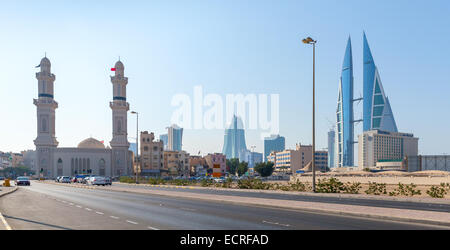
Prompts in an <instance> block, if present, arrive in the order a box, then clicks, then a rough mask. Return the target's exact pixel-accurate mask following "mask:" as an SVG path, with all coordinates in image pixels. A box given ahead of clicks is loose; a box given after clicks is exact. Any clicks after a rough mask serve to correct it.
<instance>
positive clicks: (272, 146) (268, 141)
mask: <svg viewBox="0 0 450 250" xmlns="http://www.w3.org/2000/svg"><path fill="white" fill-rule="evenodd" d="M285 147H286V139H285V138H284V137H282V136H280V135H272V136H270V137H266V138H264V162H266V161H267V156H269V155H270V153H272V152H281V151H284V150H285Z"/></svg>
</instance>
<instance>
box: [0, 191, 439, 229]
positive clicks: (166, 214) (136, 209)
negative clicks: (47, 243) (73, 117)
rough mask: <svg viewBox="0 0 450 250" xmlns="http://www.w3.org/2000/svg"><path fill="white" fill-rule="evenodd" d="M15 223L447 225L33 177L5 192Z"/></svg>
mask: <svg viewBox="0 0 450 250" xmlns="http://www.w3.org/2000/svg"><path fill="white" fill-rule="evenodd" d="M0 212H1V213H2V214H3V216H4V217H5V219H6V221H7V222H8V224H9V225H10V226H11V227H12V229H18V230H21V229H26V230H30V229H31V230H34V229H50V230H54V229H61V230H80V229H87V230H92V229H99V230H101V229H106V230H110V229H112V230H114V229H120V230H303V229H306V230H322V229H329V230H341V229H349V230H361V229H363V230H364V229H375V230H378V229H392V230H397V229H402V230H403V229H405V230H415V229H443V228H444V227H438V226H427V225H420V224H412V223H400V222H391V221H385V220H375V219H367V218H359V217H349V216H339V215H329V214H321V213H311V212H303V211H295V210H286V209H276V208H266V207H254V206H243V205H236V204H227V203H220V202H211V201H202V200H190V199H184V198H173V197H165V196H158V195H152V194H137V193H136V194H134V193H125V192H115V191H108V190H97V189H80V188H73V187H67V186H58V185H51V184H44V183H38V182H33V183H32V186H31V187H20V188H19V190H18V191H16V192H15V193H12V194H10V195H8V196H5V197H2V198H0ZM447 229H448V228H447Z"/></svg>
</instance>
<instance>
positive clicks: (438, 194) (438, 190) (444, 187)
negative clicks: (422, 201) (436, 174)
mask: <svg viewBox="0 0 450 250" xmlns="http://www.w3.org/2000/svg"><path fill="white" fill-rule="evenodd" d="M449 190H450V184H449V183H441V185H440V186H432V187H431V188H430V189H429V190H427V194H428V195H429V196H431V197H433V198H440V199H442V198H444V197H445V195H447V194H448V191H449Z"/></svg>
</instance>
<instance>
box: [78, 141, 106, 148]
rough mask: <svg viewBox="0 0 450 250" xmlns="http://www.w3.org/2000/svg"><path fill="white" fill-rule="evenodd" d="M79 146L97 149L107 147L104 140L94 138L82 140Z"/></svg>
mask: <svg viewBox="0 0 450 250" xmlns="http://www.w3.org/2000/svg"><path fill="white" fill-rule="evenodd" d="M78 148H90V149H92V148H97V149H105V145H103V143H102V142H100V141H98V140H96V139H94V138H88V139H86V140H84V141H82V142H80V144H78Z"/></svg>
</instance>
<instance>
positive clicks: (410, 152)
mask: <svg viewBox="0 0 450 250" xmlns="http://www.w3.org/2000/svg"><path fill="white" fill-rule="evenodd" d="M358 143H359V145H358V147H359V152H358V156H359V157H358V159H359V167H360V168H375V167H376V166H377V163H378V166H379V167H382V166H383V165H386V164H388V165H395V164H394V162H401V161H402V160H403V159H404V158H405V157H406V156H416V155H418V151H419V138H416V137H414V135H413V134H407V133H396V132H386V131H381V130H371V131H366V132H364V133H363V134H361V135H360V136H359V141H358ZM400 165H401V164H400Z"/></svg>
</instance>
